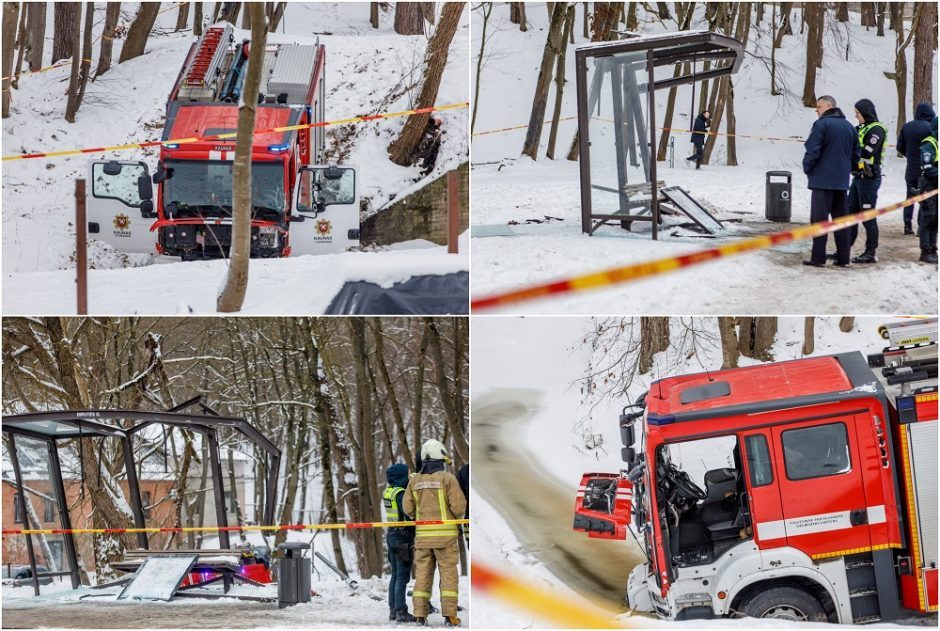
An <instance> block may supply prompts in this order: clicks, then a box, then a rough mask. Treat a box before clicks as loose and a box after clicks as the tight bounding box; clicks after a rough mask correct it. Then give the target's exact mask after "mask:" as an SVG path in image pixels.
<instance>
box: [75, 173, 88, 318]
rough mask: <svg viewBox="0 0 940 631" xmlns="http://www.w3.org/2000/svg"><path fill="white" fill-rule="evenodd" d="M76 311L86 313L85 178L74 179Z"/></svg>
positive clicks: (86, 235) (86, 233)
mask: <svg viewBox="0 0 940 631" xmlns="http://www.w3.org/2000/svg"><path fill="white" fill-rule="evenodd" d="M75 269H76V272H77V277H76V284H77V285H76V302H77V305H76V310H75V311H76V313H77V314H78V315H87V314H88V221H87V220H86V218H85V180H84V179H78V180H75Z"/></svg>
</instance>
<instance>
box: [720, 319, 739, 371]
mask: <svg viewBox="0 0 940 631" xmlns="http://www.w3.org/2000/svg"><path fill="white" fill-rule="evenodd" d="M718 333H719V335H720V337H721V368H722V370H726V369H728V368H737V367H738V355H740V351H739V350H738V334H737V331H736V330H735V327H734V318H729V317H720V318H718Z"/></svg>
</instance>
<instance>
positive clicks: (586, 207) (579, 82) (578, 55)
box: [574, 51, 591, 234]
mask: <svg viewBox="0 0 940 631" xmlns="http://www.w3.org/2000/svg"><path fill="white" fill-rule="evenodd" d="M574 58H575V70H576V72H575V79H576V87H577V94H578V167H579V170H580V176H581V232H582V233H586V234H591V156H590V149H589V148H588V147H590V145H591V142H590V134H589V129H588V122H589V120H590V118H589V117H590V115H591V112H590V108H591V105H590V104H589V103H588V93H587V61H586V59H585V57H584V54H583V53H582V52H580V51H575V54H574Z"/></svg>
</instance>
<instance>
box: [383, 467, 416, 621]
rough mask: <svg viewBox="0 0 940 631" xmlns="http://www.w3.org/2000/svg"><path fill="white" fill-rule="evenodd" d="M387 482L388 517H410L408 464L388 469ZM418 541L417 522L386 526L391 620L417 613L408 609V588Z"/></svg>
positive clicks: (406, 618)
mask: <svg viewBox="0 0 940 631" xmlns="http://www.w3.org/2000/svg"><path fill="white" fill-rule="evenodd" d="M385 477H386V480H387V481H388V486H387V487H385V491H384V492H383V493H382V503H383V505H384V507H385V521H386V522H398V521H411V518H410V517H409V516H408V515H406V514H405V511H404V509H403V503H402V499H403V498H402V496H403V495H404V493H405V487H406V486H408V467H407V465H404V464H401V463H397V464H393V465H392V466H390V467H389V468H388V469H387V470H386V472H385ZM414 541H415V529H414V526H395V527H390V528H388V529H387V532H386V534H385V544H386V547H387V549H388V565H389V568H390V569H391V572H392V575H391V578H389V581H388V620H389V622H414V621H415V617H414V616H413V615H412V614H411V613H409V611H408V603H407V602H406V600H405V595H406V594H405V592H406V590H407V588H408V581H409V580H410V579H411V562H412V560H413V558H414V553H413V552H412V550H413V548H414Z"/></svg>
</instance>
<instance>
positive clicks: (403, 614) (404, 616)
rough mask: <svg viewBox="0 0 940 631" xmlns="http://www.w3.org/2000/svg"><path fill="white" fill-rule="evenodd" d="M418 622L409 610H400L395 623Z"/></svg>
mask: <svg viewBox="0 0 940 631" xmlns="http://www.w3.org/2000/svg"><path fill="white" fill-rule="evenodd" d="M416 620H417V618H415V617H414V616H412V615H411V614H410V613H408V610H407V609H399V610H398V617H397V618H396V619H395V622H415V621H416Z"/></svg>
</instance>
